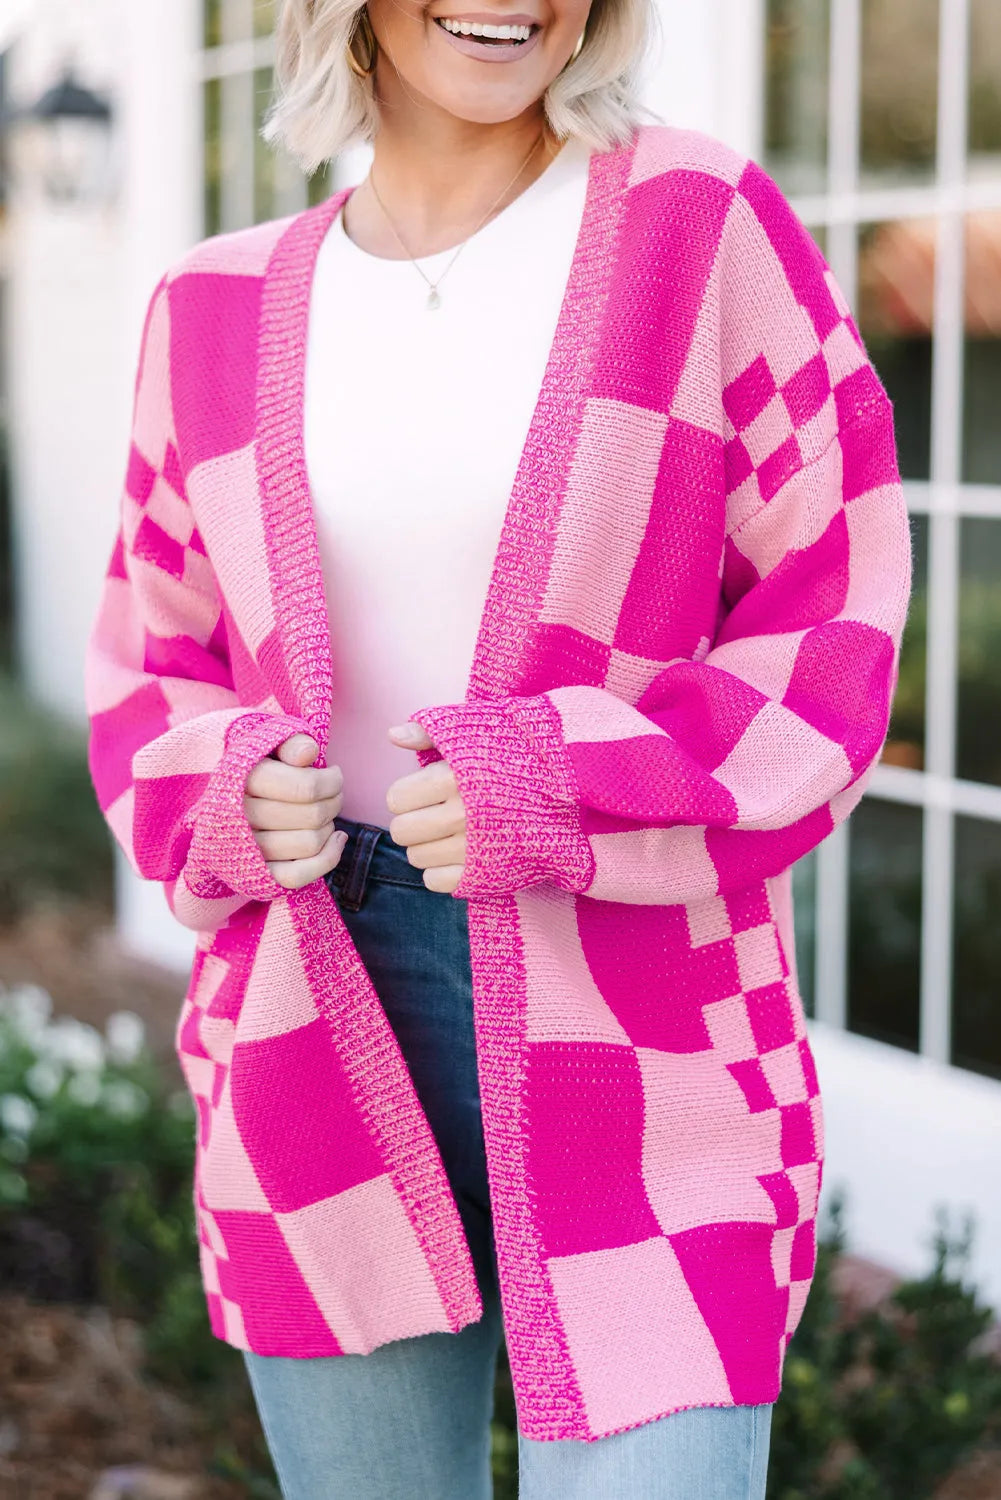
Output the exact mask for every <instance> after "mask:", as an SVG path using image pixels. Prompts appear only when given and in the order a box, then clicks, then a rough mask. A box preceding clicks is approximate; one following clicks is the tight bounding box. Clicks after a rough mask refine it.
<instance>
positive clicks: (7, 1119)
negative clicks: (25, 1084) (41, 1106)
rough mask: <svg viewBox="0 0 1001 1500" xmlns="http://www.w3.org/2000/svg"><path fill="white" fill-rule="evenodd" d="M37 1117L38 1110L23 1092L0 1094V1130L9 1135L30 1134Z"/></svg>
mask: <svg viewBox="0 0 1001 1500" xmlns="http://www.w3.org/2000/svg"><path fill="white" fill-rule="evenodd" d="M37 1119H38V1110H37V1109H36V1108H35V1106H34V1105H33V1104H32V1102H31V1100H30V1099H25V1098H24V1096H23V1094H0V1130H5V1131H6V1132H7V1133H8V1134H9V1135H15V1136H25V1135H30V1134H31V1132H32V1131H33V1130H34V1128H35V1121H36V1120H37Z"/></svg>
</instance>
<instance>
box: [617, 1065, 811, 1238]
mask: <svg viewBox="0 0 1001 1500" xmlns="http://www.w3.org/2000/svg"><path fill="white" fill-rule="evenodd" d="M636 1050H637V1057H638V1058H639V1063H640V1069H641V1072H642V1075H643V1097H644V1102H645V1113H644V1126H643V1181H644V1183H645V1185H646V1191H647V1197H648V1198H649V1200H650V1205H651V1207H652V1208H653V1211H654V1213H655V1215H656V1217H657V1223H658V1224H659V1225H660V1227H661V1229H662V1230H663V1232H664V1233H665V1234H678V1233H680V1232H682V1231H683V1230H686V1229H693V1228H695V1227H696V1226H697V1225H699V1224H725V1223H736V1222H740V1223H752V1222H759V1223H763V1224H774V1223H775V1204H774V1203H773V1201H772V1199H771V1197H770V1196H769V1194H768V1193H767V1192H766V1191H765V1189H764V1188H763V1187H762V1186H761V1183H760V1182H759V1181H758V1177H759V1176H760V1175H763V1174H765V1173H768V1172H775V1171H778V1170H779V1169H780V1168H781V1166H782V1159H781V1151H780V1120H779V1112H778V1111H777V1110H774V1109H772V1110H761V1111H759V1112H758V1113H756V1114H753V1115H752V1114H750V1113H749V1112H748V1108H747V1103H746V1100H745V1098H744V1094H743V1092H742V1090H741V1088H740V1086H739V1084H738V1083H737V1082H736V1080H735V1079H734V1078H733V1077H732V1076H731V1074H730V1073H729V1072H728V1071H727V1068H726V1066H725V1065H724V1062H723V1059H722V1058H721V1057H720V1056H719V1055H718V1054H717V1053H716V1052H715V1051H712V1052H691V1053H669V1052H656V1051H654V1050H653V1049H651V1048H646V1047H638V1048H637V1049H636ZM693 1099H698V1100H699V1101H700V1104H699V1108H698V1109H697V1110H693V1109H692V1107H691V1101H692V1100H693ZM707 1161H712V1162H713V1171H712V1172H707V1171H706V1162H707Z"/></svg>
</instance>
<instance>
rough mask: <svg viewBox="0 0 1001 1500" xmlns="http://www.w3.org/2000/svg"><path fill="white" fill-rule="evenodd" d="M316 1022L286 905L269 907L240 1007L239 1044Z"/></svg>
mask: <svg viewBox="0 0 1001 1500" xmlns="http://www.w3.org/2000/svg"><path fill="white" fill-rule="evenodd" d="M315 1020H316V1000H315V999H314V997H313V992H312V990H311V988H310V984H309V980H308V979H307V977H306V971H305V969H304V968H303V964H302V956H301V954H300V952H299V943H298V938H297V934H296V929H295V926H294V924H293V922H292V914H291V912H290V910H289V905H288V902H287V901H283V900H281V899H278V900H276V901H272V902H271V904H270V906H269V907H268V914H267V917H266V918H265V921H264V930H263V932H262V933H261V941H260V945H259V947H258V958H257V962H256V963H255V964H254V966H253V968H252V969H251V971H250V977H249V978H248V980H247V988H246V992H245V994H244V997H243V1004H242V1005H241V1007H240V1019H239V1022H238V1023H237V1035H238V1036H239V1038H240V1041H241V1042H250V1041H256V1040H258V1039H260V1038H261V1037H271V1036H281V1035H282V1033H283V1032H286V1031H295V1030H296V1029H297V1027H299V1026H306V1025H308V1024H309V1022H310V1021H315Z"/></svg>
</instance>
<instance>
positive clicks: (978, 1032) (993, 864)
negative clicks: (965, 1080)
mask: <svg viewBox="0 0 1001 1500" xmlns="http://www.w3.org/2000/svg"><path fill="white" fill-rule="evenodd" d="M999 913H1001V824H998V823H986V822H981V821H980V820H979V819H977V818H957V819H956V906H955V940H954V950H953V1000H952V1060H953V1062H954V1063H956V1064H957V1065H958V1066H959V1067H961V1068H972V1069H973V1070H974V1072H977V1073H987V1074H989V1076H990V1077H992V1078H1001V921H999Z"/></svg>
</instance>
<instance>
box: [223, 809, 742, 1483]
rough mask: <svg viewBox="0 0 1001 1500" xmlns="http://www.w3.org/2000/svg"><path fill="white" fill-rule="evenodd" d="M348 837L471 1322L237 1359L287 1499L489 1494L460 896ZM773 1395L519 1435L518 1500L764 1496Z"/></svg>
mask: <svg viewBox="0 0 1001 1500" xmlns="http://www.w3.org/2000/svg"><path fill="white" fill-rule="evenodd" d="M337 825H338V827H341V828H343V829H344V830H345V831H346V832H347V833H348V835H349V838H348V843H347V845H346V846H345V849H344V853H343V855H342V856H341V862H340V864H339V865H338V866H337V868H336V870H333V871H331V873H330V874H329V875H328V876H327V886H328V889H329V890H330V892H331V894H332V895H333V897H334V899H335V900H336V901H337V903H338V905H339V907H340V910H341V914H342V916H343V918H344V922H345V925H346V926H347V928H348V931H349V932H350V934H351V937H352V940H353V941H354V943H355V946H356V947H357V949H358V951H359V953H360V954H361V957H362V959H363V961H364V963H365V967H366V968H367V970H368V972H369V975H370V976H371V979H372V983H373V985H374V986H375V989H376V992H377V994H378V995H379V998H380V1000H381V1001H382V1004H383V1007H384V1009H385V1011H386V1015H387V1016H388V1018H389V1021H390V1024H391V1025H392V1027H393V1030H394V1031H395V1033H396V1036H397V1038H398V1040H399V1043H400V1048H401V1050H402V1052H403V1055H404V1057H405V1058H406V1060H407V1065H408V1067H409V1069H410V1074H411V1077H412V1078H413V1081H414V1087H415V1089H416V1091H417V1095H418V1098H419V1099H420V1101H421V1104H422V1106H423V1108H424V1111H425V1114H426V1115H427V1118H428V1122H429V1124H430V1126H431V1129H432V1131H433V1133H434V1136H435V1139H436V1141H437V1143H438V1147H439V1150H440V1152H441V1156H442V1161H443V1163H444V1166H445V1171H446V1173H447V1175H448V1179H449V1182H450V1184H451V1187H452V1190H453V1193H454V1195H455V1200H456V1204H457V1206H458V1209H459V1213H460V1215H461V1217H462V1222H463V1225H464V1227H465V1230H466V1235H467V1238H468V1241H469V1248H470V1252H471V1254H472V1258H473V1264H474V1266H475V1268H476V1274H477V1280H478V1282H479V1286H480V1292H481V1294H482V1297H483V1308H484V1312H483V1317H482V1318H481V1319H480V1321H479V1322H477V1323H473V1324H470V1325H469V1326H468V1327H466V1328H463V1329H462V1330H461V1331H460V1332H459V1333H429V1334H423V1335H422V1336H420V1337H419V1338H412V1339H400V1340H397V1341H396V1342H394V1343H390V1344H384V1345H382V1346H381V1347H380V1348H378V1349H375V1350H373V1352H372V1353H371V1354H345V1355H339V1356H336V1357H333V1358H321V1359H284V1358H280V1357H273V1356H262V1355H257V1354H246V1355H245V1356H244V1358H245V1360H246V1364H247V1369H248V1372H249V1375H250V1381H251V1385H252V1387H253V1391H254V1397H255V1400H256V1402H257V1408H258V1411H259V1413H260V1417H261V1422H262V1425H263V1428H264V1433H265V1436H266V1438H267V1441H268V1446H269V1448H270V1450H271V1455H272V1458H273V1459H274V1463H275V1468H276V1470H277V1472H278V1476H279V1480H280V1482H281V1486H282V1493H283V1495H284V1496H285V1500H339V1497H341V1496H344V1497H346V1500H489V1496H490V1495H491V1481H490V1417H491V1411H492V1403H493V1383H494V1372H495V1367H496V1362H497V1354H498V1350H499V1348H500V1344H501V1340H502V1337H503V1325H502V1321H501V1309H500V1300H499V1295H498V1291H497V1264H496V1259H495V1254H494V1245H493V1233H492V1228H491V1217H490V1196H489V1191H488V1185H487V1166H486V1155H485V1151H484V1145H483V1126H482V1121H481V1118H480V1103H479V1085H478V1077H477V1068H476V1041H475V1035H474V1030H473V997H472V974H471V970H470V961H469V934H468V927H467V919H466V903H465V902H464V901H457V900H455V899H454V898H453V897H452V896H451V895H446V894H443V893H441V892H437V891H429V890H428V889H427V887H426V886H425V885H424V882H423V879H422V876H421V872H420V870H418V869H416V868H415V867H414V866H413V865H411V864H410V862H409V861H408V859H407V856H406V851H405V850H403V849H401V848H400V847H399V846H398V845H396V844H394V843H393V841H392V840H391V838H390V837H389V833H388V830H386V829H384V828H379V827H377V826H375V825H373V824H366V823H357V822H354V821H353V820H351V819H348V818H338V819H337ZM771 1412H772V1409H771V1407H770V1406H735V1407H696V1408H694V1409H693V1410H691V1411H683V1412H677V1413H675V1414H673V1415H671V1416H668V1417H662V1418H660V1420H658V1421H655V1422H650V1423H648V1424H646V1425H645V1426H643V1427H637V1428H634V1429H633V1430H632V1431H630V1432H625V1433H619V1434H616V1435H615V1436H613V1437H607V1438H601V1439H599V1440H598V1441H596V1442H591V1443H587V1442H580V1441H575V1440H566V1441H561V1442H548V1443H540V1442H535V1441H532V1440H530V1439H527V1438H524V1437H522V1436H521V1435H520V1434H519V1437H518V1460H519V1494H520V1496H521V1497H522V1500H599V1497H600V1500H763V1497H764V1493H765V1472H766V1469H767V1464H768V1439H769V1430H770V1422H771Z"/></svg>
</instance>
